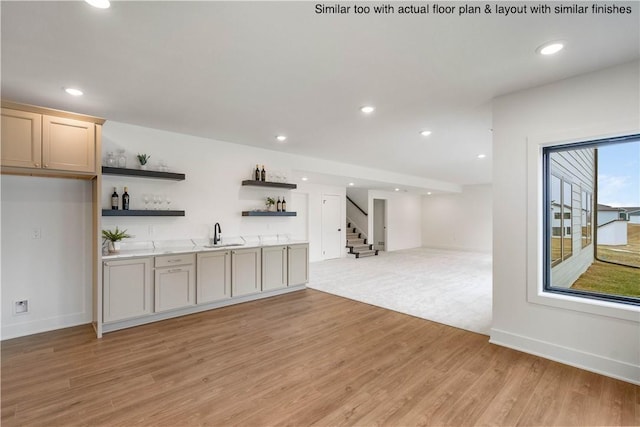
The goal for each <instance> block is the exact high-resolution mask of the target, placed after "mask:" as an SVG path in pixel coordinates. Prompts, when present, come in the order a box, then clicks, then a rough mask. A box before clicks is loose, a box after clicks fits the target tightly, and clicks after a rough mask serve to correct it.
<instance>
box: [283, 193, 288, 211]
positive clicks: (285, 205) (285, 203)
mask: <svg viewBox="0 0 640 427" xmlns="http://www.w3.org/2000/svg"><path fill="white" fill-rule="evenodd" d="M286 211H287V201H286V200H285V199H284V196H282V212H286Z"/></svg>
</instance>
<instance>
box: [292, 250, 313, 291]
mask: <svg viewBox="0 0 640 427" xmlns="http://www.w3.org/2000/svg"><path fill="white" fill-rule="evenodd" d="M287 254H288V258H289V262H288V267H289V268H288V270H289V271H288V279H289V286H295V285H302V284H304V283H307V282H309V245H306V244H304V245H291V246H289V248H288V250H287Z"/></svg>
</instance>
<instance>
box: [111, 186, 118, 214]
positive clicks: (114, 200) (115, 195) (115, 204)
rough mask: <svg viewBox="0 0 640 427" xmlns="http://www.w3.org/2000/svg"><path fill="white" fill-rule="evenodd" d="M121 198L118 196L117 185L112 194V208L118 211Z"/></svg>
mask: <svg viewBox="0 0 640 427" xmlns="http://www.w3.org/2000/svg"><path fill="white" fill-rule="evenodd" d="M119 202H120V198H119V197H118V192H117V191H116V187H113V194H112V195H111V209H113V210H115V211H117V210H118V205H119V204H120V203H119Z"/></svg>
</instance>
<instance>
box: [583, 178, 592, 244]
mask: <svg viewBox="0 0 640 427" xmlns="http://www.w3.org/2000/svg"><path fill="white" fill-rule="evenodd" d="M581 200H582V211H581V212H580V225H581V227H582V229H581V231H582V233H581V237H582V247H583V248H586V247H587V246H589V245H590V244H591V235H592V231H591V215H592V211H593V205H592V203H591V200H592V199H591V193H590V192H588V191H584V190H583V191H582V197H581Z"/></svg>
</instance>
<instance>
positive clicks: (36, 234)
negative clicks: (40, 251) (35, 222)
mask: <svg viewBox="0 0 640 427" xmlns="http://www.w3.org/2000/svg"><path fill="white" fill-rule="evenodd" d="M31 238H32V239H42V229H41V228H39V227H36V228H34V229H32V230H31Z"/></svg>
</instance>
